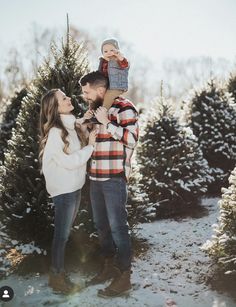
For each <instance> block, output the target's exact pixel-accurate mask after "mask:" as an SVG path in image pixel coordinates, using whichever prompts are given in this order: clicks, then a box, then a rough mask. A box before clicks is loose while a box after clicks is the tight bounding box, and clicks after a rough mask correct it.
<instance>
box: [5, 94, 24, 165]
mask: <svg viewBox="0 0 236 307" xmlns="http://www.w3.org/2000/svg"><path fill="white" fill-rule="evenodd" d="M26 95H27V88H22V89H21V90H17V91H16V92H15V94H14V96H13V97H11V98H10V99H9V101H7V102H6V105H7V107H6V110H5V111H4V113H3V116H2V121H1V124H0V161H3V160H4V151H6V148H7V141H8V140H9V139H10V138H11V133H12V129H13V128H15V126H16V117H17V115H18V113H19V110H20V107H21V102H22V100H23V98H24V97H25V96H26Z"/></svg>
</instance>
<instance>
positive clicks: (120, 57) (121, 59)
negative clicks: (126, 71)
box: [114, 49, 124, 61]
mask: <svg viewBox="0 0 236 307" xmlns="http://www.w3.org/2000/svg"><path fill="white" fill-rule="evenodd" d="M114 57H116V59H117V60H119V61H123V60H124V55H123V54H122V53H121V52H120V50H118V49H115V50H114Z"/></svg>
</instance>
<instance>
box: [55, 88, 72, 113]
mask: <svg viewBox="0 0 236 307" xmlns="http://www.w3.org/2000/svg"><path fill="white" fill-rule="evenodd" d="M56 97H57V101H58V112H59V114H70V113H71V111H72V110H73V109H74V107H73V105H72V104H71V98H70V97H67V96H66V95H65V94H64V93H63V92H62V91H60V90H59V91H57V92H56Z"/></svg>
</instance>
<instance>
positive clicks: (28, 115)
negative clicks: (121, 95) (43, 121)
mask: <svg viewBox="0 0 236 307" xmlns="http://www.w3.org/2000/svg"><path fill="white" fill-rule="evenodd" d="M87 70H88V62H87V59H86V53H85V50H84V48H83V45H79V44H77V43H76V42H75V41H73V40H72V39H71V38H70V37H69V36H68V37H67V42H66V44H64V43H63V42H62V48H61V49H60V50H57V48H56V46H55V45H54V47H53V48H52V58H51V59H49V60H46V61H45V63H44V64H43V65H42V67H41V68H40V69H39V72H38V76H37V78H36V80H34V82H33V83H32V85H31V86H30V88H29V92H28V94H27V96H26V97H25V98H24V99H23V102H22V105H21V109H20V112H19V115H18V117H17V122H16V128H14V129H13V132H12V137H11V140H10V141H9V142H8V149H7V152H6V153H5V162H4V165H3V166H1V167H0V178H1V179H0V203H1V207H0V208H1V211H2V212H1V219H3V221H2V223H3V224H4V225H5V226H6V229H7V231H8V234H9V235H10V237H11V238H13V237H14V238H16V239H17V240H19V241H21V242H24V243H25V242H30V241H34V242H35V243H36V244H39V245H41V246H44V245H45V244H46V243H47V242H48V241H50V240H51V238H50V234H52V223H53V210H52V202H51V201H50V199H49V198H48V195H47V193H46V190H45V183H44V178H43V176H42V175H40V172H39V162H38V153H39V152H38V151H39V148H38V140H39V129H38V128H39V127H38V126H39V111H40V99H41V97H42V95H43V94H44V93H45V92H46V91H47V90H50V89H52V88H60V89H61V90H62V91H64V92H65V93H66V95H68V96H70V97H71V98H72V103H73V105H74V107H75V110H74V111H75V114H76V115H79V114H80V113H83V111H84V110H85V109H86V106H85V104H84V105H83V102H82V100H81V98H80V94H81V88H80V86H79V80H80V78H81V77H82V75H84V74H85V73H86V72H87Z"/></svg>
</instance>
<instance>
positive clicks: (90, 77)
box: [80, 70, 108, 89]
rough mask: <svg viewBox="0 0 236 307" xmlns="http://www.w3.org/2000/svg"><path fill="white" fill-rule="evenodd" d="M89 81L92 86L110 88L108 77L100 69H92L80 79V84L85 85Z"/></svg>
mask: <svg viewBox="0 0 236 307" xmlns="http://www.w3.org/2000/svg"><path fill="white" fill-rule="evenodd" d="M87 83H89V85H90V86H92V87H100V86H101V87H105V88H106V89H107V88H108V78H106V77H105V76H104V75H103V74H102V73H101V72H100V71H98V70H96V71H92V72H90V73H88V74H87V75H85V76H83V77H82V78H81V79H80V85H81V86H85V85H86V84H87Z"/></svg>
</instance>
